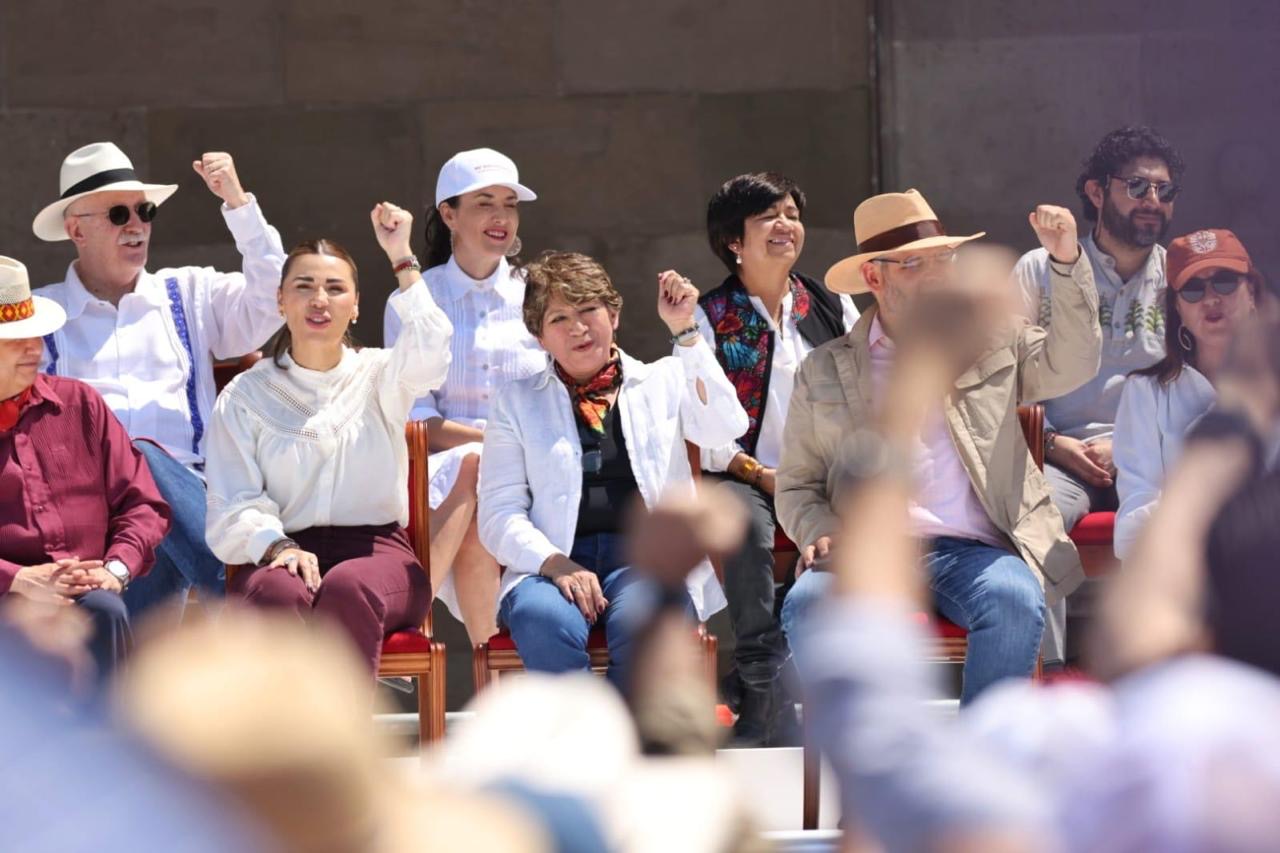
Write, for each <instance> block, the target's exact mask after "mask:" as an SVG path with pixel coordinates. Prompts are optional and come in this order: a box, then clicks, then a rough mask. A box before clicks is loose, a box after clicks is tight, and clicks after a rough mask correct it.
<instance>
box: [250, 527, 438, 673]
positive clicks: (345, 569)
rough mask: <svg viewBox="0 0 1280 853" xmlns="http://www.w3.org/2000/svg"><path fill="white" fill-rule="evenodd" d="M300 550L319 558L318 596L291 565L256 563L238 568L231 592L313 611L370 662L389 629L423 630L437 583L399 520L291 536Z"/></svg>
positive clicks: (374, 664)
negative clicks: (339, 629) (329, 621)
mask: <svg viewBox="0 0 1280 853" xmlns="http://www.w3.org/2000/svg"><path fill="white" fill-rule="evenodd" d="M289 536H290V538H292V539H293V540H294V541H296V542H297V543H298V545H299V546H301V548H302V550H304V551H310V552H311V553H313V554H315V555H316V558H317V559H318V561H319V563H320V576H321V578H322V580H321V583H320V589H319V590H318V591H317V592H315V593H312V592H310V591H309V590H308V589H307V586H306V584H305V583H303V582H302V578H301V577H299V576H296V575H292V574H290V573H289V570H288V569H285V568H280V567H277V568H265V567H255V568H251V569H242V570H241V571H239V572H236V574H235V577H234V578H232V580H231V583H230V585H229V587H230V588H229V591H230V592H231V593H232V594H233V595H241V596H244V598H245V599H246V600H247V601H249V602H251V603H253V604H255V605H258V606H261V607H278V608H285V609H288V610H293V611H294V612H295V613H297V614H298V616H299V617H300V618H303V619H306V618H308V617H309V616H310V614H312V613H320V614H324V615H325V616H326V617H328V618H330V619H333V620H336V621H337V623H338V624H340V625H341V626H342V627H343V628H344V629H345V630H346V632H347V633H348V634H349V635H350V636H351V639H352V640H353V641H354V642H355V644H356V648H357V649H359V651H360V654H361V656H362V657H364V658H365V659H366V660H368V662H369V669H370V671H371V672H376V671H377V668H378V658H379V656H380V655H381V654H382V640H383V638H384V637H385V636H386V635H387V634H391V633H394V632H395V631H400V630H404V629H406V628H417V627H419V626H421V625H422V623H423V621H425V620H426V618H427V610H428V608H429V607H430V606H431V583H430V581H429V580H428V579H427V572H426V570H425V569H423V568H422V564H421V563H419V562H418V558H417V557H416V556H415V555H414V553H413V548H412V547H411V546H410V544H409V536H408V534H406V533H405V530H404V528H403V527H401V526H400V525H398V524H382V525H376V526H375V525H367V526H361V527H312V528H310V529H308V530H300V531H298V532H296V533H290V534H289Z"/></svg>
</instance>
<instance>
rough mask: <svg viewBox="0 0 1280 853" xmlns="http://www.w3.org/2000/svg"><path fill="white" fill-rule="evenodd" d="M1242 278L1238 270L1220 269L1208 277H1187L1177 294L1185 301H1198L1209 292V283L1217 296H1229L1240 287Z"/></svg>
mask: <svg viewBox="0 0 1280 853" xmlns="http://www.w3.org/2000/svg"><path fill="white" fill-rule="evenodd" d="M1243 280H1244V276H1242V275H1241V274H1240V273H1238V272H1231V271H1230V270H1220V271H1219V272H1216V273H1214V274H1213V275H1212V276H1211V277H1209V278H1198V277H1197V278H1189V279H1187V283H1186V284H1184V285H1182V289H1181V290H1179V291H1178V296H1179V298H1181V299H1183V300H1185V301H1187V302H1192V303H1195V302H1199V301H1200V300H1201V299H1204V297H1205V294H1206V293H1208V292H1209V285H1213V291H1214V293H1217V294H1218V295H1219V296H1230V295H1231V294H1233V293H1235V292H1236V291H1237V290H1238V289H1239V288H1240V284H1241V282H1242V281H1243Z"/></svg>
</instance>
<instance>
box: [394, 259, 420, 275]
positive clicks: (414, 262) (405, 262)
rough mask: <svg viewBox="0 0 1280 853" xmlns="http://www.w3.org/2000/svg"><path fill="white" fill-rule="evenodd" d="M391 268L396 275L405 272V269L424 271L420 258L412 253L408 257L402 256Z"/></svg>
mask: <svg viewBox="0 0 1280 853" xmlns="http://www.w3.org/2000/svg"><path fill="white" fill-rule="evenodd" d="M391 270H392V271H393V272H394V273H395V274H396V275H400V273H402V272H404V271H405V270H413V271H414V272H422V264H420V263H418V258H417V256H416V255H410V256H409V257H407V258H401V259H400V260H398V261H396V262H395V263H394V264H393V265H392V267H391Z"/></svg>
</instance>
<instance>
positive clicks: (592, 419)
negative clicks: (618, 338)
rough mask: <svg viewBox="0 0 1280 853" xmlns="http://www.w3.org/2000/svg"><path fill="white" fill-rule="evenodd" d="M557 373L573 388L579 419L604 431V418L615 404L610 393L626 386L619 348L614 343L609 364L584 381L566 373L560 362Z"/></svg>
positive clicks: (589, 427) (591, 426) (571, 391)
mask: <svg viewBox="0 0 1280 853" xmlns="http://www.w3.org/2000/svg"><path fill="white" fill-rule="evenodd" d="M556 375H557V376H559V377H560V381H561V382H563V383H564V387H566V388H568V389H569V396H570V398H572V400H573V409H574V411H575V412H576V413H577V415H578V420H580V421H582V423H583V425H584V426H586V428H587V429H589V430H591V431H592V432H594V433H595V434H596V435H604V419H605V418H606V417H607V416H608V414H609V407H610V406H611V405H612V404H611V403H610V402H609V395H610V394H612V393H613V392H614V391H616V390H618V388H620V387H622V359H621V357H620V356H619V355H618V348H617V347H614V348H613V352H612V353H610V356H609V360H608V361H607V362H606V363H605V366H604V367H602V368H600V371H599V372H598V373H596V375H595V376H593V377H591V378H590V379H588V380H587V381H586V382H584V383H582V384H581V385H580V384H578V383H577V382H575V381H574V380H573V378H572V377H570V376H569V374H567V373H565V372H564V370H562V369H561V367H560V364H559V363H558V362H557V363H556Z"/></svg>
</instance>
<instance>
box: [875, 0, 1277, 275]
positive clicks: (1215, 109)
mask: <svg viewBox="0 0 1280 853" xmlns="http://www.w3.org/2000/svg"><path fill="white" fill-rule="evenodd" d="M876 5H877V7H879V10H880V14H879V20H880V25H881V29H882V41H881V51H882V57H883V63H882V69H883V71H884V76H883V78H882V86H881V93H882V104H883V119H884V121H883V126H882V134H881V139H882V141H883V155H884V179H885V186H886V188H893V189H905V188H906V187H909V186H915V187H918V188H920V189H921V191H922V192H924V193H925V194H926V195H927V196H928V197H929V198H931V199H932V200H934V201H935V202H936V203H937V207H938V208H939V212H940V213H941V215H942V216H943V218H944V220H945V221H946V222H947V226H948V228H949V229H950V230H951V231H953V232H954V233H968V232H970V231H972V230H977V229H980V228H981V229H985V230H987V231H989V232H990V233H991V235H992V237H993V238H995V239H999V240H1001V241H1004V242H1007V243H1010V244H1012V245H1014V246H1016V247H1018V248H1020V249H1023V248H1030V247H1031V246H1032V245H1033V244H1034V242H1035V240H1034V237H1033V235H1032V234H1031V231H1030V229H1029V227H1028V226H1027V224H1026V217H1027V212H1028V211H1029V210H1031V209H1032V207H1033V206H1034V205H1035V204H1036V203H1037V202H1042V201H1052V202H1056V203H1060V204H1066V203H1069V204H1070V205H1071V206H1072V209H1073V210H1077V211H1078V209H1079V205H1078V203H1077V202H1076V199H1075V193H1074V186H1075V180H1076V176H1077V175H1078V174H1079V172H1080V162H1081V160H1082V159H1083V158H1084V157H1086V156H1087V155H1088V154H1089V153H1090V152H1091V151H1092V149H1093V147H1094V145H1095V144H1096V143H1097V141H1098V139H1099V138H1101V137H1102V135H1103V134H1105V133H1106V132H1107V131H1109V130H1111V129H1113V128H1115V127H1119V126H1121V125H1124V124H1128V123H1145V124H1150V125H1152V126H1154V127H1157V128H1159V129H1160V130H1161V131H1162V132H1163V133H1164V134H1165V135H1166V136H1167V137H1168V138H1169V139H1170V140H1171V141H1172V142H1173V143H1174V145H1175V146H1176V147H1177V148H1178V149H1179V150H1180V151H1181V153H1182V156H1183V158H1184V159H1185V160H1186V161H1187V166H1188V168H1187V175H1186V179H1185V181H1184V184H1185V191H1184V193H1183V195H1182V196H1181V198H1180V199H1179V200H1178V202H1177V207H1176V209H1175V213H1174V218H1173V223H1172V229H1171V232H1170V236H1171V237H1172V236H1176V235H1179V234H1186V233H1188V232H1190V231H1193V230H1195V229H1197V228H1204V227H1225V228H1231V229H1232V230H1234V231H1236V233H1237V234H1239V235H1240V237H1241V239H1242V240H1244V242H1245V244H1246V246H1247V247H1248V248H1249V250H1250V252H1251V254H1253V255H1254V257H1255V260H1256V261H1257V262H1259V263H1260V264H1261V265H1262V268H1263V269H1264V271H1265V272H1267V273H1268V274H1269V275H1270V276H1271V277H1273V278H1274V277H1276V276H1280V244H1277V241H1276V239H1275V234H1276V231H1277V228H1278V227H1280V205H1277V204H1275V200H1274V195H1275V192H1274V191H1275V189H1276V188H1277V186H1278V184H1277V180H1278V179H1280V174H1278V172H1280V159H1278V154H1277V151H1276V146H1275V140H1276V137H1277V131H1280V53H1277V51H1276V50H1275V43H1276V36H1277V32H1278V31H1280V6H1277V5H1276V4H1275V3H1272V2H1266V0H1224V1H1223V2H1220V3H1204V2H1189V0H1082V2H1075V3H1063V4H1050V3H1025V2H1011V0H966V2H962V3H939V2H935V0H892V2H888V0H882V2H879V3H877V4H876Z"/></svg>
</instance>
